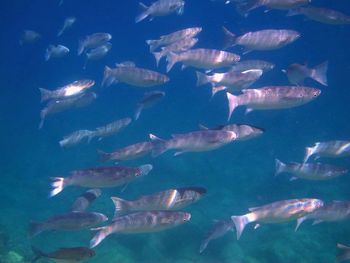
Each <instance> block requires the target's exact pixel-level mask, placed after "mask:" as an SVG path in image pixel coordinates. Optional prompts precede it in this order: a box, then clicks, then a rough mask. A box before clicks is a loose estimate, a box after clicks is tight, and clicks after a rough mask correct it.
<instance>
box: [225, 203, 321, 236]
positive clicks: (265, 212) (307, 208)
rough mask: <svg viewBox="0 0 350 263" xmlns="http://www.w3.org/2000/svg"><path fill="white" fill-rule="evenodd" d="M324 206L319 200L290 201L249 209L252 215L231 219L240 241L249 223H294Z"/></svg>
mask: <svg viewBox="0 0 350 263" xmlns="http://www.w3.org/2000/svg"><path fill="white" fill-rule="evenodd" d="M322 206H323V201H322V200H319V199H312V198H304V199H290V200H283V201H277V202H273V203H270V204H267V205H264V206H260V207H254V208H249V211H250V213H248V214H246V215H242V216H232V217H231V219H232V221H233V223H234V224H235V227H236V232H237V239H239V238H240V237H241V235H242V232H243V230H244V228H245V227H246V225H247V224H249V223H253V222H257V223H266V224H271V223H281V222H288V221H293V220H296V219H298V218H300V217H302V216H305V215H307V214H309V213H312V212H313V211H315V210H316V209H318V208H320V207H322Z"/></svg>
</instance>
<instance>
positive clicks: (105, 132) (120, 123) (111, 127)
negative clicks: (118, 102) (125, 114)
mask: <svg viewBox="0 0 350 263" xmlns="http://www.w3.org/2000/svg"><path fill="white" fill-rule="evenodd" d="M131 121H132V120H131V118H123V119H120V120H116V121H114V122H111V123H108V124H107V125H105V126H101V127H97V128H96V129H95V130H93V131H91V132H90V133H89V135H88V141H89V142H90V141H91V140H92V139H93V138H96V137H97V138H99V139H102V138H103V137H108V136H112V135H115V134H117V133H118V132H120V131H121V130H123V129H124V128H126V127H127V126H128V125H129V124H130V123H131Z"/></svg>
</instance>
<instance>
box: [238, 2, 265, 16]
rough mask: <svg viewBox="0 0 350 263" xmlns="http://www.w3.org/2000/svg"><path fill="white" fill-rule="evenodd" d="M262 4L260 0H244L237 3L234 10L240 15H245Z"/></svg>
mask: <svg viewBox="0 0 350 263" xmlns="http://www.w3.org/2000/svg"><path fill="white" fill-rule="evenodd" d="M262 4H263V3H262V1H261V0H244V1H240V2H238V3H237V5H236V10H237V12H238V13H239V14H240V15H242V16H244V17H247V16H248V13H249V12H250V11H252V10H254V9H256V8H258V7H260V6H261V5H262Z"/></svg>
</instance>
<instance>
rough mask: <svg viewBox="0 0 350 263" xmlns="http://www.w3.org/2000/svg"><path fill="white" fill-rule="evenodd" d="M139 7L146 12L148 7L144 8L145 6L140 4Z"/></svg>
mask: <svg viewBox="0 0 350 263" xmlns="http://www.w3.org/2000/svg"><path fill="white" fill-rule="evenodd" d="M139 6H140V8H141V9H143V10H147V9H148V6H146V5H145V4H144V3H142V2H140V3H139Z"/></svg>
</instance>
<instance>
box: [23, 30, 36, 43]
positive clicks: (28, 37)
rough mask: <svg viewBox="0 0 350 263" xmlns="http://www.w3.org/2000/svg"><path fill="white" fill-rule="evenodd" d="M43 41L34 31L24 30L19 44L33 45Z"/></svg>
mask: <svg viewBox="0 0 350 263" xmlns="http://www.w3.org/2000/svg"><path fill="white" fill-rule="evenodd" d="M40 39H41V35H40V34H39V33H38V32H36V31H33V30H23V32H22V33H21V36H20V40H19V44H20V45H24V44H33V43H36V42H37V41H39V40H40Z"/></svg>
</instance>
